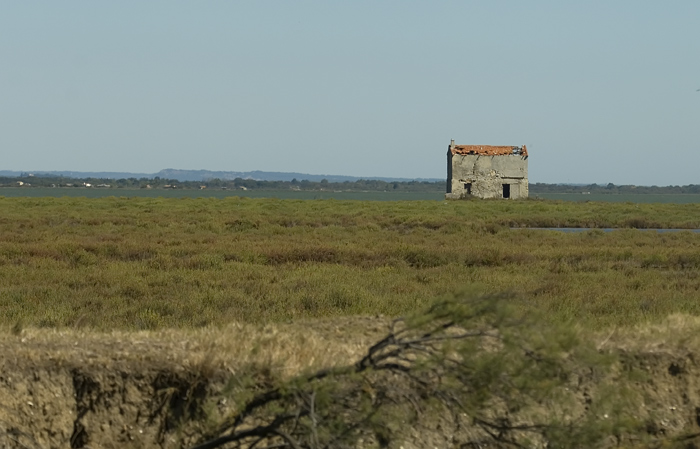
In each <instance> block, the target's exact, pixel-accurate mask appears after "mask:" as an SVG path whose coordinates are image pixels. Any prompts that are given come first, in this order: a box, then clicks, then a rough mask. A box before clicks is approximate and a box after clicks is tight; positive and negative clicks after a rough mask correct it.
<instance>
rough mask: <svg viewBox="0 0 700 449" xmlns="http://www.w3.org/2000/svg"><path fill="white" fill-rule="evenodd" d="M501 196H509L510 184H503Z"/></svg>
mask: <svg viewBox="0 0 700 449" xmlns="http://www.w3.org/2000/svg"><path fill="white" fill-rule="evenodd" d="M503 198H510V184H503Z"/></svg>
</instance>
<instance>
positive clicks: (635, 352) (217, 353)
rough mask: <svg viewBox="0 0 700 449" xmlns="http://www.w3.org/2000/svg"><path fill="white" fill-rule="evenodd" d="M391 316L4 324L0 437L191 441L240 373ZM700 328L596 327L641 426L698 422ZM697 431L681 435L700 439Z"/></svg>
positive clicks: (307, 353) (675, 427)
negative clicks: (255, 322) (191, 326)
mask: <svg viewBox="0 0 700 449" xmlns="http://www.w3.org/2000/svg"><path fill="white" fill-rule="evenodd" d="M385 328H386V320H385V319H381V318H377V319H375V318H354V319H342V320H335V321H316V322H307V323H297V324H290V325H286V326H285V325H277V326H267V327H255V326H231V327H227V328H224V329H206V330H201V331H191V332H186V331H168V332H159V333H146V332H144V333H112V334H98V333H91V332H76V331H65V332H59V331H54V330H37V329H28V330H22V331H17V330H15V332H14V333H13V332H12V331H11V330H9V329H6V330H5V331H4V332H2V333H0V354H2V360H1V361H0V369H1V370H0V404H1V405H0V447H7V448H69V447H70V448H75V449H77V448H111V447H134V448H155V447H160V448H170V447H187V446H191V445H193V444H194V443H196V442H197V441H198V436H199V435H201V432H202V431H203V430H205V429H206V428H207V426H211V425H213V423H214V422H215V421H216V418H217V417H220V416H222V415H223V414H225V413H227V412H229V411H231V410H232V406H233V404H231V403H230V399H228V398H229V397H230V395H229V394H228V393H226V392H227V391H229V390H230V389H231V388H232V385H233V387H236V388H237V387H240V386H241V385H243V384H244V383H245V381H244V379H248V382H250V379H252V382H253V383H252V384H250V383H249V387H248V388H253V389H255V388H264V386H265V385H266V384H268V383H269V382H270V380H271V379H274V378H279V377H285V376H290V375H293V374H295V373H299V372H301V371H303V370H308V369H314V368H318V367H321V366H329V365H334V364H345V363H348V362H350V361H352V360H354V359H356V358H357V357H359V356H360V354H362V353H363V352H364V349H365V348H366V347H367V346H368V345H369V344H370V343H371V342H373V341H374V340H375V339H376V338H378V337H379V336H380V335H382V334H383V332H384V330H385ZM698 330H700V323H698V320H697V319H696V318H688V317H672V318H671V319H670V320H669V321H668V322H666V323H664V324H663V325H660V326H655V327H647V328H645V329H643V330H635V331H625V332H613V333H611V334H608V335H604V336H596V337H595V338H597V339H598V340H599V346H600V347H601V349H605V350H610V349H615V350H617V351H621V352H622V354H623V356H622V363H621V364H620V365H619V369H618V370H617V371H618V374H617V375H618V376H620V379H622V378H624V379H625V383H626V386H629V387H630V388H631V389H632V390H633V391H634V392H635V394H638V395H640V397H642V398H643V406H642V407H640V408H639V409H638V410H637V411H636V418H637V419H638V420H639V422H642V423H644V430H643V433H644V435H642V436H649V437H655V438H659V437H662V438H665V437H675V436H680V435H683V434H693V433H696V432H700V366H699V363H698V360H699V359H700V354H698V348H700V346H698V337H696V335H698V334H700V332H698ZM630 373H631V374H632V375H630ZM621 387H622V385H621ZM578 388H579V389H580V393H581V401H582V403H585V402H586V401H590V397H589V396H588V392H589V391H591V390H593V389H594V388H595V385H590V384H587V383H585V382H583V383H581V384H580V385H579V386H578ZM428 440H430V442H431V444H433V445H434V444H435V441H436V440H435V438H433V437H431V438H428ZM448 440H449V439H445V440H443V441H444V442H445V443H447V441H448ZM693 441H694V440H693V438H688V439H686V440H684V442H683V446H680V447H688V448H690V447H697V446H692V444H693ZM411 446H413V447H427V446H426V443H425V442H421V441H414V442H413V444H411Z"/></svg>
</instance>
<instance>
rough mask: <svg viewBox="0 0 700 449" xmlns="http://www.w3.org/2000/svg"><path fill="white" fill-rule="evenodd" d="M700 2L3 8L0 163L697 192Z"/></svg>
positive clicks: (0, 3)
mask: <svg viewBox="0 0 700 449" xmlns="http://www.w3.org/2000/svg"><path fill="white" fill-rule="evenodd" d="M698 89H700V1H697V0H692V1H675V2H660V1H654V2H651V1H649V2H645V1H640V0H634V1H607V0H606V1H580V2H568V1H561V0H557V1H551V2H540V1H528V2H515V1H512V2H502V1H483V2H467V1H460V2H432V1H422V2H412V1H376V0H374V1H359V0H352V1H345V2H339V1H330V0H328V1H311V2H307V1H284V2H283V1H279V2H274V1H258V0H256V1H218V2H215V1H208V2H194V1H188V2H180V1H174V0H168V1H142V0H139V1H124V0H120V1H113V2H101V1H99V2H98V1H92V0H91V1H61V2H57V1H43V2H42V1H31V2H25V1H5V0H0V157H1V158H0V169H4V170H37V171H38V170H80V171H132V172H156V171H158V170H160V169H162V168H181V169H209V170H232V171H247V170H266V171H298V172H305V173H314V174H339V175H355V176H393V177H422V178H444V177H445V176H446V156H445V154H446V151H447V146H448V144H449V142H450V139H455V140H456V142H457V143H458V144H491V145H511V144H512V145H522V144H526V145H527V146H528V150H529V152H530V159H529V161H530V181H531V182H598V183H607V182H613V183H615V184H628V183H630V184H641V185H653V184H656V185H668V184H700V92H698V91H697V90H698Z"/></svg>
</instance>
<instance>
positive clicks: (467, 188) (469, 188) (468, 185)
mask: <svg viewBox="0 0 700 449" xmlns="http://www.w3.org/2000/svg"><path fill="white" fill-rule="evenodd" d="M464 190H465V191H466V192H467V195H471V194H472V183H471V182H468V183H466V184H464Z"/></svg>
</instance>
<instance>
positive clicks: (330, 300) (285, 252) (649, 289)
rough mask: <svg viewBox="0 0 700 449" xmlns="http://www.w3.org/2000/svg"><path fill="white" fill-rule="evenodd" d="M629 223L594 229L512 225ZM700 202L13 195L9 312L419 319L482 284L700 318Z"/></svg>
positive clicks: (89, 324) (29, 317) (30, 318)
mask: <svg viewBox="0 0 700 449" xmlns="http://www.w3.org/2000/svg"><path fill="white" fill-rule="evenodd" d="M546 226H554V227H566V226H575V227H579V226H583V227H593V228H596V227H623V228H626V229H624V230H620V231H615V232H612V233H604V232H602V231H599V230H595V229H593V230H591V231H587V232H584V233H578V234H564V233H560V232H551V231H538V230H527V229H520V230H516V231H513V230H510V229H509V228H510V227H546ZM649 226H653V227H661V228H697V227H700V206H699V205H696V204H686V205H671V204H619V203H618V204H613V203H563V202H548V201H511V202H500V201H466V202H428V201H410V202H409V201H406V202H401V201H399V202H362V201H335V200H318V201H301V200H276V199H249V198H238V197H228V198H225V199H214V198H199V199H189V198H177V199H172V198H171V199H163V198H156V199H154V198H114V197H112V198H101V199H85V198H0V324H1V325H6V326H10V327H11V326H15V325H17V323H21V324H19V325H20V326H29V327H32V326H34V327H36V326H38V327H46V328H53V327H59V328H63V327H71V328H94V329H100V330H111V329H122V330H157V329H164V328H198V327H204V326H210V325H215V326H223V325H226V324H228V323H231V322H241V323H266V322H284V321H287V320H299V319H306V318H324V317H339V316H349V315H375V314H384V315H387V316H397V315H405V314H408V313H411V312H413V311H415V310H419V309H420V308H422V307H425V306H426V305H427V304H429V303H430V302H431V301H432V300H433V299H434V298H435V297H437V296H440V295H442V294H445V293H449V292H454V291H457V290H460V289H462V288H464V287H465V286H469V287H470V288H475V289H481V290H483V291H514V292H516V293H518V294H519V297H520V298H521V299H520V301H521V307H523V308H530V307H536V308H541V309H544V310H545V311H547V313H548V316H550V317H552V319H557V320H572V321H577V322H580V323H583V324H585V325H587V326H592V327H594V328H602V327H607V326H614V325H617V326H620V325H624V326H627V325H633V324H636V323H640V322H647V321H658V320H660V319H661V318H663V317H665V316H666V315H668V314H672V313H689V314H697V313H698V312H700V305H699V304H698V302H697V297H698V295H699V292H698V290H700V256H698V254H700V251H699V250H698V249H699V248H698V246H699V245H700V235H698V234H693V233H690V232H681V233H673V234H657V233H653V232H641V231H638V230H635V229H633V228H644V227H649Z"/></svg>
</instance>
